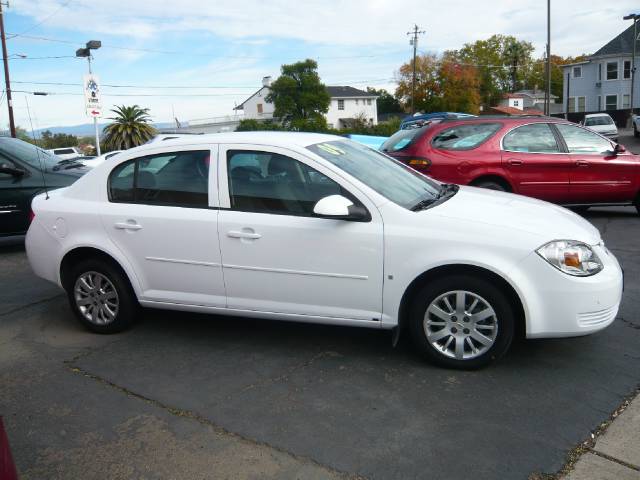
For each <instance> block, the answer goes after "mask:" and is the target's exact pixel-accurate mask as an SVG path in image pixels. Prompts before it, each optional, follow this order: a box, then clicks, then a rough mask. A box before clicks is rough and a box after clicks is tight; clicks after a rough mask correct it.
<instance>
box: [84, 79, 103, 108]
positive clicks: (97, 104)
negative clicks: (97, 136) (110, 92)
mask: <svg viewBox="0 0 640 480" xmlns="http://www.w3.org/2000/svg"><path fill="white" fill-rule="evenodd" d="M84 106H85V110H86V112H87V116H89V117H93V118H99V117H102V100H101V99H100V81H99V80H98V77H97V75H93V74H91V73H90V74H88V75H85V76H84Z"/></svg>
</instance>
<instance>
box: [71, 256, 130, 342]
mask: <svg viewBox="0 0 640 480" xmlns="http://www.w3.org/2000/svg"><path fill="white" fill-rule="evenodd" d="M68 278H69V281H68V283H67V285H66V286H65V287H66V290H67V297H68V299H69V304H70V305H71V309H72V310H73V311H74V313H75V315H76V317H77V318H78V320H79V321H80V323H81V324H82V325H83V326H84V327H85V328H87V329H88V330H91V331H92V332H95V333H105V334H109V333H117V332H121V331H123V330H125V329H126V328H128V327H129V326H131V324H132V323H133V322H134V320H135V318H136V314H137V313H138V309H139V305H138V301H137V299H136V296H135V293H134V292H133V289H132V288H131V285H130V284H129V280H128V279H127V278H126V276H125V275H124V273H123V272H122V271H121V270H120V269H119V268H117V267H115V266H114V265H112V264H111V263H109V262H106V261H104V260H102V259H87V260H83V261H81V262H79V263H78V264H77V265H74V267H73V269H72V271H71V272H70V274H69V277H68Z"/></svg>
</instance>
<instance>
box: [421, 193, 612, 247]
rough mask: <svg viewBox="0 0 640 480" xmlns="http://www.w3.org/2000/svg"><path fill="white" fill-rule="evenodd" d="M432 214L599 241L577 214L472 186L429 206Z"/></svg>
mask: <svg viewBox="0 0 640 480" xmlns="http://www.w3.org/2000/svg"><path fill="white" fill-rule="evenodd" d="M429 211H430V212H431V213H432V214H436V215H439V216H441V217H446V218H449V219H456V220H460V221H462V222H474V223H476V224H485V225H487V226H493V227H498V228H499V229H500V230H502V229H506V230H518V231H520V232H526V233H529V234H531V235H533V236H535V237H539V239H540V240H541V242H540V243H544V242H547V241H551V240H578V241H581V242H584V243H587V244H589V245H595V244H597V243H599V242H600V240H601V238H600V232H599V231H598V229H597V228H595V227H594V226H593V225H592V224H591V223H589V222H588V221H586V220H585V219H584V218H582V217H581V216H580V215H577V214H575V213H573V212H572V211H570V210H567V209H566V208H563V207H559V206H557V205H554V204H552V203H548V202H543V201H542V200H537V199H535V198H530V197H524V196H522V195H515V194H512V193H504V192H497V191H494V190H486V189H482V188H475V187H465V186H463V187H460V190H459V191H458V193H456V194H455V195H454V196H453V197H452V198H450V199H449V200H447V201H446V202H444V203H442V204H440V205H438V206H436V207H434V208H432V209H429Z"/></svg>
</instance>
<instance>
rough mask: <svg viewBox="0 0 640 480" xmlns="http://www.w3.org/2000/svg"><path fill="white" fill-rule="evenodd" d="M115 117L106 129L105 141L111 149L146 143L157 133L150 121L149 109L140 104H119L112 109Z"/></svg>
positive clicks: (121, 148) (122, 148)
mask: <svg viewBox="0 0 640 480" xmlns="http://www.w3.org/2000/svg"><path fill="white" fill-rule="evenodd" d="M111 111H112V112H113V113H115V115H116V116H115V117H110V118H109V120H113V123H111V124H109V125H107V126H106V127H105V128H104V130H103V133H104V143H105V146H106V147H107V148H108V149H110V150H126V149H128V148H131V147H137V146H138V145H142V144H143V143H146V142H147V141H148V140H149V139H151V138H152V137H153V136H154V135H155V134H156V129H155V128H153V126H152V125H151V124H150V123H149V122H150V117H149V109H148V108H141V107H140V106H138V105H132V106H129V107H127V106H125V105H122V106H119V107H115V108H114V109H112V110H111Z"/></svg>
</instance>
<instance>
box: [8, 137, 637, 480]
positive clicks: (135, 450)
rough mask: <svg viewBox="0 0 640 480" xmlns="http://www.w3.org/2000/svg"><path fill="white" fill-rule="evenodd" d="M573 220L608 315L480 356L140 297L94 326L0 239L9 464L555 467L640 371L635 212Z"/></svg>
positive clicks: (131, 469) (448, 475)
mask: <svg viewBox="0 0 640 480" xmlns="http://www.w3.org/2000/svg"><path fill="white" fill-rule="evenodd" d="M621 141H623V143H624V140H621ZM628 143H630V142H628ZM630 146H631V144H630ZM587 218H588V219H589V220H590V221H591V222H593V223H594V224H595V225H596V226H597V227H598V228H599V229H600V231H601V232H602V234H603V237H604V239H605V242H606V244H607V246H608V247H609V248H610V249H611V250H612V251H613V252H614V253H615V254H616V255H617V256H618V258H619V260H620V261H621V263H622V265H623V267H624V269H625V279H626V280H625V292H624V298H623V304H622V308H621V310H620V313H619V316H618V319H617V321H616V322H614V324H613V325H612V326H611V327H610V328H608V329H606V330H605V331H603V332H601V333H599V334H596V335H592V336H587V337H582V338H574V339H560V340H536V341H522V342H520V343H518V344H516V345H515V346H514V348H513V349H512V351H511V352H510V353H509V354H508V355H507V356H506V357H505V358H504V359H503V360H501V361H500V362H498V363H497V364H495V365H494V366H491V367H490V368H487V369H485V370H482V371H477V372H458V371H452V370H445V369H441V368H436V367H433V366H431V365H429V364H426V363H424V362H423V361H422V360H421V359H420V358H419V357H418V356H417V355H416V354H414V352H413V350H412V349H411V348H410V346H409V344H408V342H407V341H406V339H405V341H404V342H402V341H401V344H400V345H399V346H398V347H397V348H395V349H394V348H392V347H391V340H390V336H389V335H388V334H387V333H384V332H379V331H372V330H364V329H355V328H340V327H329V326H317V325H303V324H293V323H285V322H267V321H259V320H250V319H244V318H230V317H219V316H218V317H216V316H202V315H194V314H186V313H178V312H162V311H153V310H149V311H147V312H146V313H145V314H144V315H143V318H141V321H140V322H139V324H138V325H137V326H136V327H135V328H134V329H132V330H130V331H127V332H124V333H121V334H117V335H110V336H98V335H93V334H90V333H88V332H86V331H85V330H83V329H82V328H81V327H80V326H79V325H78V324H77V322H76V321H75V320H74V318H73V316H72V314H71V312H70V311H69V309H68V307H67V305H66V300H65V298H64V296H63V295H62V294H61V292H60V291H58V290H57V288H56V287H54V286H51V285H49V284H47V283H45V282H43V281H41V280H39V279H37V278H36V277H35V276H33V274H32V273H31V272H30V270H29V266H28V263H27V261H26V257H25V253H24V250H23V248H22V246H21V245H20V244H19V243H18V244H16V245H7V244H6V243H5V244H4V245H0V285H1V286H2V288H1V289H0V413H1V414H2V415H3V416H4V420H5V425H6V428H7V432H8V435H9V439H10V441H11V446H12V449H13V454H14V458H15V460H16V463H17V466H18V469H19V472H20V473H21V478H24V479H29V478H33V479H42V478H61V479H62V478H64V479H68V478H83V479H91V478H96V479H97V478H101V479H102V478H110V479H116V478H194V479H195V478H198V479H208V478H216V479H218V478H234V479H235V478H286V479H288V478H291V479H293V478H305V479H307V478H362V477H364V478H370V479H391V478H403V479H409V478H432V479H461V478H469V477H472V478H475V479H489V478H522V479H524V478H527V477H528V476H529V475H530V474H531V473H533V472H547V473H552V472H556V471H557V470H558V469H560V468H561V467H562V465H563V464H564V462H565V461H566V456H567V454H568V452H569V451H570V450H571V449H572V448H573V447H574V446H575V445H576V444H578V443H579V442H580V441H582V440H584V439H585V438H586V437H588V436H589V434H590V431H592V430H594V429H596V428H597V427H598V426H599V425H600V423H601V422H603V421H604V420H606V419H607V418H608V417H609V415H610V413H611V412H613V411H614V410H615V409H616V407H617V406H618V405H619V404H620V403H621V402H622V401H623V400H624V398H625V397H626V396H628V395H630V394H631V393H632V392H634V391H635V389H636V387H638V385H639V384H640V351H639V349H638V346H639V345H640V317H639V315H640V314H639V313H638V312H640V244H638V241H637V239H638V238H640V217H639V216H638V215H637V214H636V212H635V210H634V209H631V208H616V209H593V210H592V211H590V212H589V214H588V215H587ZM567 301H571V299H567Z"/></svg>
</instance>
